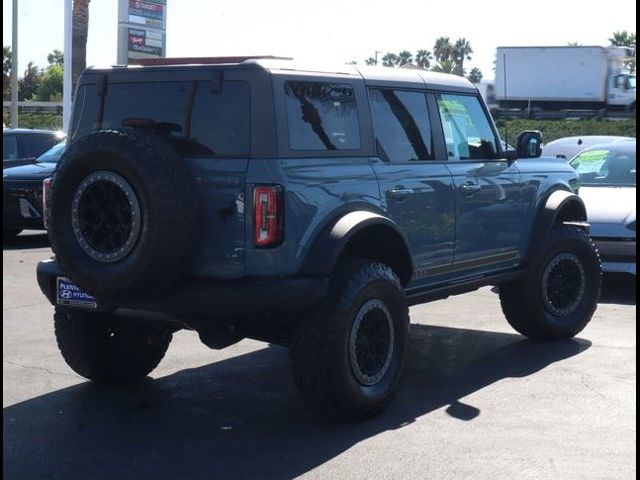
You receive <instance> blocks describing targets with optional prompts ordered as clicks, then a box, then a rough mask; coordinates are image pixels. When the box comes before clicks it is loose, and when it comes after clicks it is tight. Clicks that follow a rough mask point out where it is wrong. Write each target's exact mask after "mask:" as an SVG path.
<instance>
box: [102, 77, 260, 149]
mask: <svg viewBox="0 0 640 480" xmlns="http://www.w3.org/2000/svg"><path fill="white" fill-rule="evenodd" d="M107 92H108V93H107V99H106V102H105V110H104V118H103V123H102V126H101V128H103V129H107V128H123V127H136V128H140V129H143V130H149V131H151V132H153V133H155V134H157V135H159V136H161V137H163V138H164V139H165V140H167V141H169V142H170V143H171V144H172V145H174V147H175V148H176V149H177V150H178V151H179V152H181V153H183V154H186V155H197V156H198V155H201V156H214V155H215V156H230V155H231V156H239V155H243V156H246V155H249V153H250V144H251V133H250V132H251V130H250V129H251V122H250V93H249V85H248V84H247V83H246V82H234V81H229V82H223V84H222V91H220V92H211V84H210V82H144V83H116V84H110V85H109V86H108V88H107Z"/></svg>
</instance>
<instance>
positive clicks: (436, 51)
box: [433, 37, 453, 62]
mask: <svg viewBox="0 0 640 480" xmlns="http://www.w3.org/2000/svg"><path fill="white" fill-rule="evenodd" d="M452 53H453V45H451V40H449V37H440V38H438V39H437V40H436V43H435V45H434V46H433V56H434V58H435V60H436V62H443V61H447V60H449V58H451V54H452Z"/></svg>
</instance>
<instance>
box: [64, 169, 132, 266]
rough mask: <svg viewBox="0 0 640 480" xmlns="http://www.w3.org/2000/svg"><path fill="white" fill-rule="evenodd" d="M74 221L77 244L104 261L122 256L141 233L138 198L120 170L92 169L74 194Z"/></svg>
mask: <svg viewBox="0 0 640 480" xmlns="http://www.w3.org/2000/svg"><path fill="white" fill-rule="evenodd" d="M71 225H72V228H73V233H74V235H75V237H76V240H77V241H78V244H79V245H80V247H81V248H82V250H83V251H84V252H85V253H86V254H87V255H89V257H91V258H92V259H94V260H96V261H98V262H102V263H113V262H117V261H119V260H122V259H123V258H125V257H126V256H127V255H128V254H129V252H130V251H131V249H132V248H133V247H134V246H135V244H136V242H137V241H138V238H139V236H140V230H141V212H140V204H139V203H138V198H137V197H136V194H135V192H134V190H133V188H132V187H131V185H129V183H128V182H127V181H126V180H125V179H124V178H123V177H122V176H120V175H118V174H117V173H114V172H111V171H107V170H104V171H98V172H93V173H92V174H90V175H89V176H87V177H86V178H85V179H84V180H82V182H81V183H80V184H79V185H78V187H77V188H76V191H75V192H74V194H73V199H72V203H71Z"/></svg>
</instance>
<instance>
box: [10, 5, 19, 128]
mask: <svg viewBox="0 0 640 480" xmlns="http://www.w3.org/2000/svg"><path fill="white" fill-rule="evenodd" d="M11 13H12V15H11V19H12V26H11V28H12V32H11V128H18V0H13V12H11Z"/></svg>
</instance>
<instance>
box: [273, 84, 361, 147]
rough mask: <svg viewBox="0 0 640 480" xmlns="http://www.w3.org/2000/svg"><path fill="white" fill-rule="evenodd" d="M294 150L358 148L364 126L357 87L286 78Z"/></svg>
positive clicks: (291, 139)
mask: <svg viewBox="0 0 640 480" xmlns="http://www.w3.org/2000/svg"><path fill="white" fill-rule="evenodd" d="M284 91H285V97H286V108H287V126H288V130H289V147H290V148H291V150H358V149H359V148H360V129H359V127H358V112H357V109H356V99H355V94H354V91H353V87H352V86H351V85H349V84H344V83H329V82H293V81H291V82H285V85H284Z"/></svg>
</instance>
